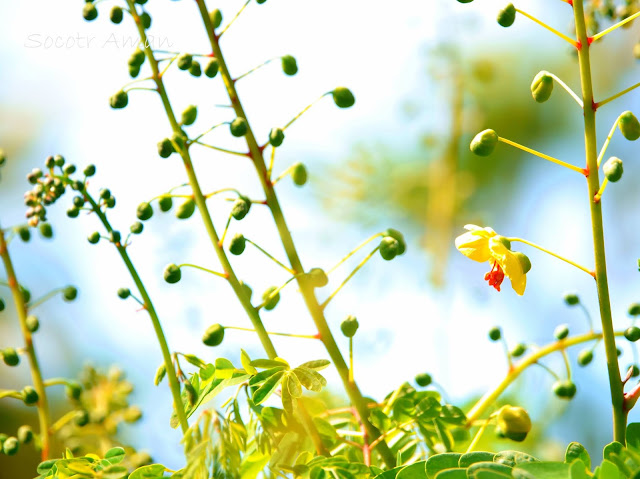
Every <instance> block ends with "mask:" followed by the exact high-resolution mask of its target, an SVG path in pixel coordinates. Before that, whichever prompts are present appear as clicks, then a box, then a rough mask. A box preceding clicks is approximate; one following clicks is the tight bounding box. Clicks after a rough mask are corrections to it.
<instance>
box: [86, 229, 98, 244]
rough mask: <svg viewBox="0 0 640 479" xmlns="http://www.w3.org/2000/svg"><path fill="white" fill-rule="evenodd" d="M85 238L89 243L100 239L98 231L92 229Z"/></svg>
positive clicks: (94, 242)
mask: <svg viewBox="0 0 640 479" xmlns="http://www.w3.org/2000/svg"><path fill="white" fill-rule="evenodd" d="M87 240H88V241H89V243H91V244H96V243H98V241H100V233H98V232H97V231H94V232H93V233H91V234H90V235H89V236H87Z"/></svg>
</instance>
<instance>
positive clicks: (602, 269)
mask: <svg viewBox="0 0 640 479" xmlns="http://www.w3.org/2000/svg"><path fill="white" fill-rule="evenodd" d="M573 12H574V18H575V24H576V34H577V37H578V42H579V43H578V59H579V62H580V81H581V84H582V99H583V105H584V107H583V110H584V138H585V150H586V163H587V171H588V175H587V184H588V186H589V207H590V209H591V226H592V228H593V250H594V256H595V264H596V269H595V273H596V274H595V279H596V285H597V289H598V299H599V302H600V319H601V321H602V333H603V337H604V347H605V352H606V356H607V371H608V373H609V387H610V389H611V403H612V406H613V438H614V440H615V441H618V442H620V443H622V444H624V443H625V430H626V424H627V412H626V411H625V409H624V391H623V387H624V385H623V384H622V379H621V378H620V367H619V365H618V354H617V349H616V342H615V337H614V331H613V321H612V318H611V303H610V300H609V285H608V280H607V263H606V258H605V247H604V230H603V226H602V202H601V201H596V200H595V196H596V194H597V193H598V190H599V188H600V179H599V174H598V149H597V143H596V107H595V101H594V99H593V86H592V80H591V58H590V39H589V37H588V35H587V29H586V24H585V16H584V10H583V0H574V2H573Z"/></svg>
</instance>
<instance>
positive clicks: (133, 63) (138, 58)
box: [127, 48, 145, 67]
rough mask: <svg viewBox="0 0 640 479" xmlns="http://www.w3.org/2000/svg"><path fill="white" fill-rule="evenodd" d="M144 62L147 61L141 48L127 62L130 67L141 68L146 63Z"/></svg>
mask: <svg viewBox="0 0 640 479" xmlns="http://www.w3.org/2000/svg"><path fill="white" fill-rule="evenodd" d="M144 60H145V55H144V52H143V51H142V50H140V48H136V49H135V50H134V51H133V53H132V54H131V56H130V57H129V60H128V61H127V63H128V64H129V66H130V67H139V66H141V65H142V64H143V63H144Z"/></svg>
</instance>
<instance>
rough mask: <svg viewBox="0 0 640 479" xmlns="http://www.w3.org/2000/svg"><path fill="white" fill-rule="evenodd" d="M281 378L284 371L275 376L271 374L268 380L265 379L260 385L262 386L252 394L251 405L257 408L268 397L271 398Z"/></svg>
mask: <svg viewBox="0 0 640 479" xmlns="http://www.w3.org/2000/svg"><path fill="white" fill-rule="evenodd" d="M283 376H284V371H279V372H277V373H275V374H272V375H271V376H270V377H269V379H267V380H266V381H265V382H264V383H263V384H262V386H260V387H259V388H258V390H257V391H256V392H255V393H253V396H252V397H251V399H252V401H253V403H254V404H255V405H256V406H257V405H259V404H262V403H263V402H265V401H266V400H267V399H268V398H269V396H271V395H272V394H273V392H274V391H275V390H276V388H277V387H278V385H279V384H280V380H281V379H282V377H283Z"/></svg>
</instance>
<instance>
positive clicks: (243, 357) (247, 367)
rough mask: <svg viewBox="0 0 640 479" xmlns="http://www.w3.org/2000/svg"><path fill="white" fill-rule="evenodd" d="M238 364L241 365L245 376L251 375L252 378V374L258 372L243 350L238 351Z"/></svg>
mask: <svg viewBox="0 0 640 479" xmlns="http://www.w3.org/2000/svg"><path fill="white" fill-rule="evenodd" d="M240 362H241V363H242V367H243V368H244V370H245V371H246V372H247V374H251V375H252V376H253V375H254V374H258V370H257V369H256V368H254V367H253V365H252V364H251V358H250V357H249V355H248V354H247V352H246V351H245V350H244V349H241V350H240Z"/></svg>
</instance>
